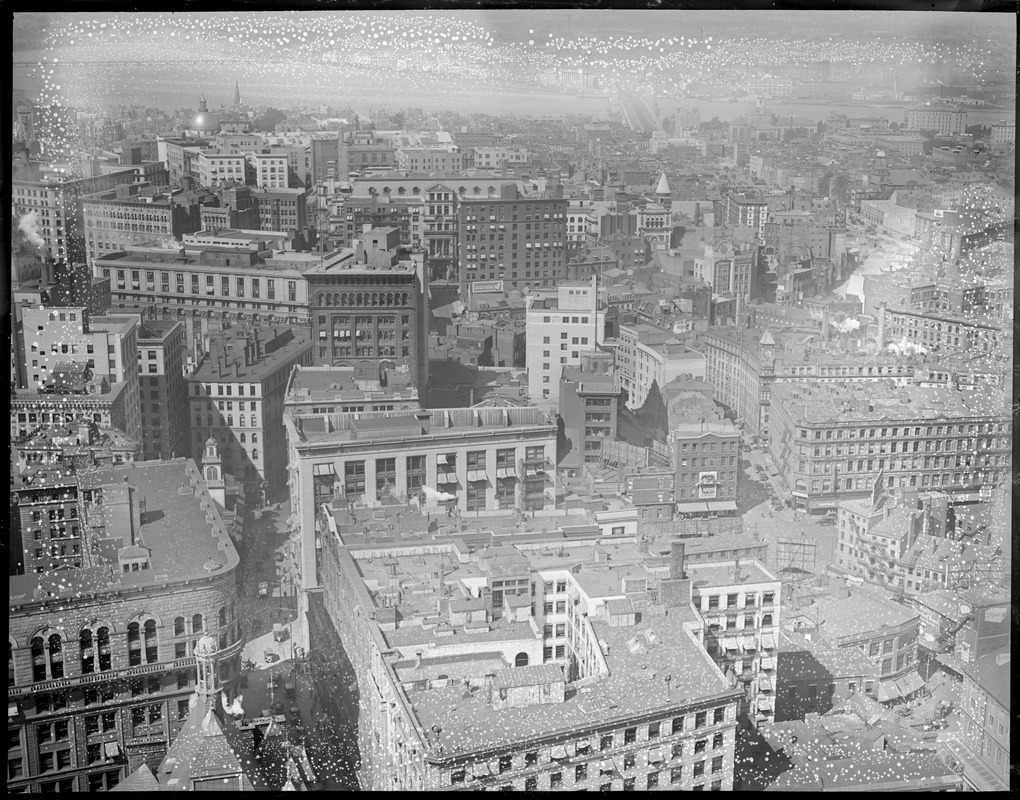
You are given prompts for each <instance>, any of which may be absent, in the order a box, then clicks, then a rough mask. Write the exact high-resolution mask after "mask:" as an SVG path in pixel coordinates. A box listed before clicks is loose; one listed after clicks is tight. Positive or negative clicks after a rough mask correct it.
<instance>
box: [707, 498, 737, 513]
mask: <svg viewBox="0 0 1020 800" xmlns="http://www.w3.org/2000/svg"><path fill="white" fill-rule="evenodd" d="M705 505H707V506H708V510H709V511H736V510H737V503H736V501H735V500H709V501H708V502H707V503H706V504H705Z"/></svg>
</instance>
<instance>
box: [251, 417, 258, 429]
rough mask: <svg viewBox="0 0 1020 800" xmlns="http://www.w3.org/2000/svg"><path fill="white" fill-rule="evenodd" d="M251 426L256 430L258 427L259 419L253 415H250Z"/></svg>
mask: <svg viewBox="0 0 1020 800" xmlns="http://www.w3.org/2000/svg"><path fill="white" fill-rule="evenodd" d="M251 426H252V427H253V428H257V427H258V426H259V418H258V417H257V416H255V415H254V414H252V415H251Z"/></svg>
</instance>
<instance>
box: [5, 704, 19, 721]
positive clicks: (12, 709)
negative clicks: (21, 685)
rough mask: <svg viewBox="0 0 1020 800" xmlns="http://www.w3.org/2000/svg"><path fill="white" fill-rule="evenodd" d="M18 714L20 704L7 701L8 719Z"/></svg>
mask: <svg viewBox="0 0 1020 800" xmlns="http://www.w3.org/2000/svg"><path fill="white" fill-rule="evenodd" d="M16 716H18V704H17V703H10V702H9V703H7V719H10V718H11V717H16Z"/></svg>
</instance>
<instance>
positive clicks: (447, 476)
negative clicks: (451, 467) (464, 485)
mask: <svg viewBox="0 0 1020 800" xmlns="http://www.w3.org/2000/svg"><path fill="white" fill-rule="evenodd" d="M436 480H437V481H439V483H456V482H457V473H456V472H440V473H438V474H437V475H436Z"/></svg>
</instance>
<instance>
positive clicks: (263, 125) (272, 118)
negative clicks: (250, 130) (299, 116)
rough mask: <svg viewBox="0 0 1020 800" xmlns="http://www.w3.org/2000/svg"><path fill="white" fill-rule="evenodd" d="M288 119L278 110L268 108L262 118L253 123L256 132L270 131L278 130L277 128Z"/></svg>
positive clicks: (257, 118)
mask: <svg viewBox="0 0 1020 800" xmlns="http://www.w3.org/2000/svg"><path fill="white" fill-rule="evenodd" d="M286 119H287V115H286V114H285V113H284V112H283V111H280V109H278V108H267V109H266V110H265V113H264V114H263V115H262V116H261V117H256V118H255V121H254V122H253V123H252V124H253V125H254V127H255V130H258V131H269V132H272V131H274V130H276V126H277V125H279V124H280V123H281V122H283V121H284V120H286Z"/></svg>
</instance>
